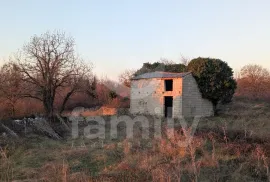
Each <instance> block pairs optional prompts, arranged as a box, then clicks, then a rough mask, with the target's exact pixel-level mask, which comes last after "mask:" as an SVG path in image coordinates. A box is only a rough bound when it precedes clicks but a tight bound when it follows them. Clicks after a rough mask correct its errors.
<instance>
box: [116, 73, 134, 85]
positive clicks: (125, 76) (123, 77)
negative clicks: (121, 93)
mask: <svg viewBox="0 0 270 182" xmlns="http://www.w3.org/2000/svg"><path fill="white" fill-rule="evenodd" d="M134 73H135V70H130V69H127V70H125V71H124V72H122V73H121V74H120V75H119V82H120V83H121V84H123V85H125V86H126V87H130V80H131V78H132V77H133V76H134Z"/></svg>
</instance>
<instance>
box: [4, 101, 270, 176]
mask: <svg viewBox="0 0 270 182" xmlns="http://www.w3.org/2000/svg"><path fill="white" fill-rule="evenodd" d="M223 111H224V112H222V113H220V115H219V116H215V117H211V118H205V119H202V120H201V121H200V122H199V125H198V127H197V129H196V132H195V135H194V137H193V139H192V142H191V143H190V144H189V145H187V146H186V147H181V146H179V145H178V142H179V141H183V140H185V139H186V138H187V137H190V135H189V134H188V133H189V132H190V130H189V128H188V127H187V128H181V127H180V126H179V123H177V122H176V123H175V125H176V130H175V132H174V136H175V138H172V137H170V136H171V135H169V134H170V133H171V131H172V130H171V129H170V128H168V127H167V125H166V122H163V125H162V138H153V133H150V136H151V137H150V139H142V137H141V134H142V128H140V125H136V126H135V130H134V131H135V133H134V136H135V137H134V139H129V140H128V139H125V135H126V134H125V127H124V125H122V124H120V125H119V127H118V138H117V139H111V138H110V134H109V128H110V122H108V121H109V119H110V117H109V116H108V117H105V119H106V121H107V122H106V139H105V140H97V139H92V140H90V139H86V138H84V137H80V138H77V139H74V140H73V139H71V138H70V137H64V138H63V139H62V140H52V139H49V138H47V137H44V136H41V135H37V134H33V133H32V134H31V135H27V136H25V137H20V138H19V139H16V140H14V139H12V138H10V137H4V136H1V139H0V143H1V145H0V146H1V148H0V149H1V150H0V154H1V158H0V160H1V162H0V169H1V170H0V171H1V172H0V180H1V181H12V180H28V181H29V180H40V181H269V180H270V174H269V167H270V165H269V164H270V160H269V157H270V153H269V151H270V143H269V141H270V140H269V139H270V135H269V132H268V131H269V129H270V125H269V124H270V123H269V117H270V105H269V103H266V102H254V101H252V102H251V101H249V100H243V99H235V100H234V101H233V103H231V104H230V105H228V106H227V108H223ZM148 118H149V119H151V117H150V116H149V117H148ZM152 124H153V122H151V128H152V127H154V125H152ZM191 124H192V122H191V123H190V124H188V126H191ZM85 126H86V125H85V124H83V123H81V124H80V125H79V127H80V130H82V132H83V128H84V127H85ZM54 129H55V130H57V127H54ZM58 130H59V129H58ZM150 131H153V129H150Z"/></svg>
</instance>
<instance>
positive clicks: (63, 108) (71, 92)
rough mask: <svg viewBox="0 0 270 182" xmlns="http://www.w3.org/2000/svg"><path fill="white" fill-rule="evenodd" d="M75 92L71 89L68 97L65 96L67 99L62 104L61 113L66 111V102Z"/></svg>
mask: <svg viewBox="0 0 270 182" xmlns="http://www.w3.org/2000/svg"><path fill="white" fill-rule="evenodd" d="M73 93H74V90H72V91H70V92H69V93H68V94H67V95H66V97H65V99H64V101H63V104H62V106H61V109H60V114H62V113H63V112H64V110H65V108H66V104H67V102H68V100H69V98H70V97H71V95H72V94H73Z"/></svg>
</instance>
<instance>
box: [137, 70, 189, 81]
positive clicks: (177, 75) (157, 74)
mask: <svg viewBox="0 0 270 182" xmlns="http://www.w3.org/2000/svg"><path fill="white" fill-rule="evenodd" d="M189 74H191V72H184V73H172V72H162V71H155V72H150V73H144V74H141V75H138V76H136V77H134V78H132V80H140V79H150V78H183V77H185V76H187V75H189Z"/></svg>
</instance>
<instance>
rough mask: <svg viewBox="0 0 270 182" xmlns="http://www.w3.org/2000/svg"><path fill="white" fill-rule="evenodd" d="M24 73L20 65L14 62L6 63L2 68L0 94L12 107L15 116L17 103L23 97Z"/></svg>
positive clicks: (12, 114) (0, 71) (12, 113)
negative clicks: (22, 80)
mask: <svg viewBox="0 0 270 182" xmlns="http://www.w3.org/2000/svg"><path fill="white" fill-rule="evenodd" d="M21 78H22V75H21V73H20V71H19V68H18V66H17V65H16V64H15V63H13V62H10V63H7V64H4V65H3V66H2V68H1V70H0V84H1V87H0V96H1V98H3V99H4V102H5V103H6V104H7V105H8V106H9V107H10V108H11V116H12V117H14V116H15V105H16V103H17V102H18V101H19V100H20V99H22V97H23V94H22V93H23V87H24V86H23V82H21Z"/></svg>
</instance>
